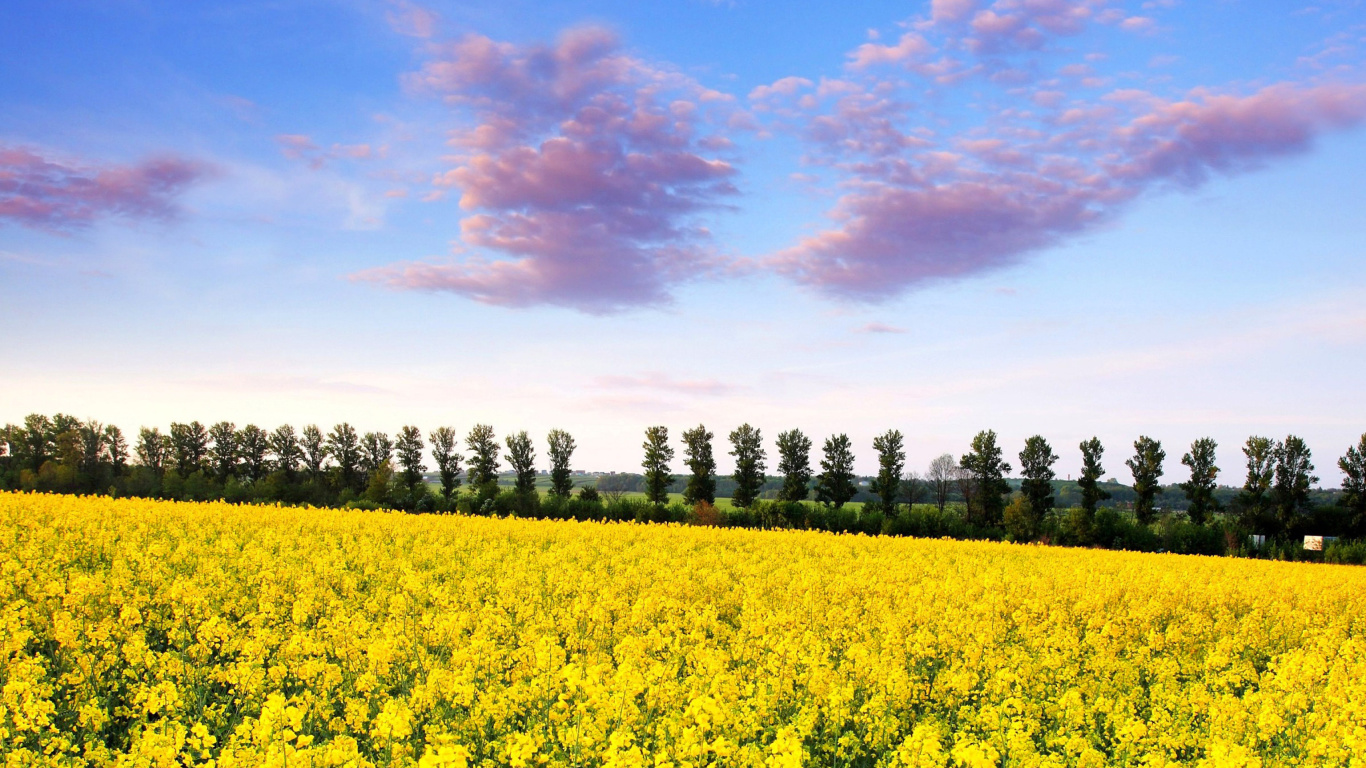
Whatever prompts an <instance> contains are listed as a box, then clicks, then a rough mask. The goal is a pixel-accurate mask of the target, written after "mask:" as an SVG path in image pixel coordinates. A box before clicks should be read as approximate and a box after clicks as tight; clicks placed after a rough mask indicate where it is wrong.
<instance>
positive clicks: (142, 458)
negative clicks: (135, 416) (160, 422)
mask: <svg viewBox="0 0 1366 768" xmlns="http://www.w3.org/2000/svg"><path fill="white" fill-rule="evenodd" d="M166 442H167V441H166V436H165V435H163V434H161V430H159V429H157V428H156V427H152V428H151V429H148V428H146V427H143V428H142V429H141V430H139V431H138V444H137V447H136V448H135V449H134V452H135V453H136V455H137V458H138V464H141V465H142V466H144V467H147V468H148V469H150V470H152V472H153V473H154V474H155V475H156V476H157V477H161V474H162V472H163V471H164V470H165V466H166Z"/></svg>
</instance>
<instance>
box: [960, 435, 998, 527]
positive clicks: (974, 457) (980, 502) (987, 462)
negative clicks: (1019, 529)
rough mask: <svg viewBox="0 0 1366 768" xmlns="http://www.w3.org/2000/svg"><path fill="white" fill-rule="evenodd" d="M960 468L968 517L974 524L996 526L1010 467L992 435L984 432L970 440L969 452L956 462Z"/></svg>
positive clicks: (994, 436)
mask: <svg viewBox="0 0 1366 768" xmlns="http://www.w3.org/2000/svg"><path fill="white" fill-rule="evenodd" d="M958 464H959V466H961V467H962V468H963V480H964V481H965V482H964V484H963V486H964V491H965V492H964V494H963V495H964V497H965V498H966V499H967V504H968V516H969V520H970V521H971V522H975V523H977V524H978V525H986V526H994V525H1000V523H1001V519H1002V513H1003V512H1004V510H1005V498H1004V497H1005V496H1006V494H1009V493H1010V484H1009V483H1007V482H1006V480H1005V476H1006V475H1008V474H1010V464H1009V463H1007V462H1005V461H1003V460H1002V453H1001V448H1000V446H998V445H997V444H996V432H994V431H993V430H990V429H987V430H983V431H981V432H978V433H977V436H976V437H974V438H972V450H971V451H969V452H968V453H965V454H963V457H962V458H961V459H959V461H958Z"/></svg>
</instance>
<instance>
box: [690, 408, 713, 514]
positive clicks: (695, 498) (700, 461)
mask: <svg viewBox="0 0 1366 768" xmlns="http://www.w3.org/2000/svg"><path fill="white" fill-rule="evenodd" d="M712 437H714V435H712V433H710V432H708V431H707V428H706V427H704V426H702V425H701V424H698V425H697V426H696V427H694V428H692V429H688V430H684V431H683V463H684V464H685V465H687V467H688V470H689V471H690V472H692V474H691V475H689V476H688V485H687V487H685V488H684V489H683V503H685V504H687V505H688V506H693V505H694V504H696V503H697V502H699V501H705V502H707V503H708V504H715V503H716V458H715V456H713V455H712V449H711V440H712Z"/></svg>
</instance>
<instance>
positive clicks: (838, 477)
mask: <svg viewBox="0 0 1366 768" xmlns="http://www.w3.org/2000/svg"><path fill="white" fill-rule="evenodd" d="M856 493H858V487H857V486H855V485H854V451H853V446H852V444H851V443H850V442H849V436H848V435H845V434H839V435H831V436H830V437H828V438H826V439H825V446H824V456H823V457H822V458H821V473H820V475H818V476H817V477H816V500H817V501H819V502H821V503H822V504H829V505H831V506H833V507H834V508H835V509H839V508H841V507H843V506H844V505H845V504H846V503H848V501H849V500H850V499H852V498H854V494H856Z"/></svg>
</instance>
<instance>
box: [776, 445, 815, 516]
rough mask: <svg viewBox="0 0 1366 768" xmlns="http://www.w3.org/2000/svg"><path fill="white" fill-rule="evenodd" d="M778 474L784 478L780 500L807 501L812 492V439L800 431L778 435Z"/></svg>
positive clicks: (779, 492)
mask: <svg viewBox="0 0 1366 768" xmlns="http://www.w3.org/2000/svg"><path fill="white" fill-rule="evenodd" d="M778 474H780V475H782V476H783V487H782V488H781V489H780V490H779V491H778V498H780V499H782V500H783V501H806V496H807V494H808V493H810V492H811V438H809V437H807V436H806V435H804V434H802V431H801V430H800V429H792V430H788V431H787V432H779V433H778Z"/></svg>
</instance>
